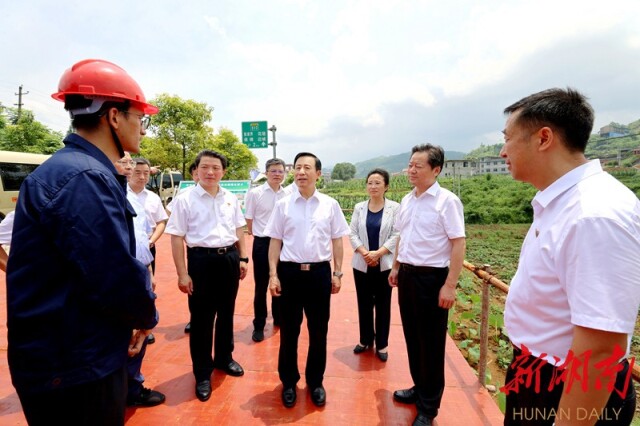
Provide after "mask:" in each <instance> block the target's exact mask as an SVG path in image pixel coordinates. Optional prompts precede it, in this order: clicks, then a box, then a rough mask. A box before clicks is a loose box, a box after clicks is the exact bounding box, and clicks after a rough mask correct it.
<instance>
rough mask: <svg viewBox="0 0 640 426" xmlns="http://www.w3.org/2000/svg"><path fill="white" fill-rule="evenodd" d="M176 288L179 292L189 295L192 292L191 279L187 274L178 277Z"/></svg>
mask: <svg viewBox="0 0 640 426" xmlns="http://www.w3.org/2000/svg"><path fill="white" fill-rule="evenodd" d="M178 288H179V289H180V291H181V292H183V293H187V294H188V295H189V296H191V295H192V294H193V281H191V277H190V276H189V274H185V275H182V276H179V277H178Z"/></svg>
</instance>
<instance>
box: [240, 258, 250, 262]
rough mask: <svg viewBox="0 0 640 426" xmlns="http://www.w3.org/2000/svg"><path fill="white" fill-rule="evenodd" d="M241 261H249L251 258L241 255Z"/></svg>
mask: <svg viewBox="0 0 640 426" xmlns="http://www.w3.org/2000/svg"><path fill="white" fill-rule="evenodd" d="M240 262H244V263H249V258H248V257H241V258H240Z"/></svg>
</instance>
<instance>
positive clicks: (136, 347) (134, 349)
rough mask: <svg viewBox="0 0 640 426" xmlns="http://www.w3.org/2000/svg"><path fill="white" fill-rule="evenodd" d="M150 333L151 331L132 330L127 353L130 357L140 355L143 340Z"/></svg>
mask: <svg viewBox="0 0 640 426" xmlns="http://www.w3.org/2000/svg"><path fill="white" fill-rule="evenodd" d="M150 333H151V330H133V332H132V333H131V339H130V340H129V349H128V351H127V353H128V354H129V356H130V357H131V356H134V355H137V354H139V353H140V351H141V350H142V344H143V343H144V339H146V338H147V336H148V335H149V334H150Z"/></svg>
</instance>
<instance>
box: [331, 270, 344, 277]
mask: <svg viewBox="0 0 640 426" xmlns="http://www.w3.org/2000/svg"><path fill="white" fill-rule="evenodd" d="M343 275H344V273H343V272H340V271H333V276H334V277H338V278H342V276H343Z"/></svg>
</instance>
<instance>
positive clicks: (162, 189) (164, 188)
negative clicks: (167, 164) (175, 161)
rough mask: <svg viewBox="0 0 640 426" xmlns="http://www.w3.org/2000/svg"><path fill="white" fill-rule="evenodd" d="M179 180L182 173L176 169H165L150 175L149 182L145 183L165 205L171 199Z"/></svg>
mask: <svg viewBox="0 0 640 426" xmlns="http://www.w3.org/2000/svg"><path fill="white" fill-rule="evenodd" d="M181 181H182V173H180V172H179V171H177V170H169V169H165V170H164V171H163V172H162V173H158V174H155V175H153V176H151V179H149V183H147V189H148V190H150V191H153V192H155V193H156V194H158V195H159V196H160V199H161V200H162V203H163V204H164V205H165V206H166V205H167V204H169V203H170V202H171V200H173V197H174V196H175V194H176V192H177V191H178V186H180V182H181Z"/></svg>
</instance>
